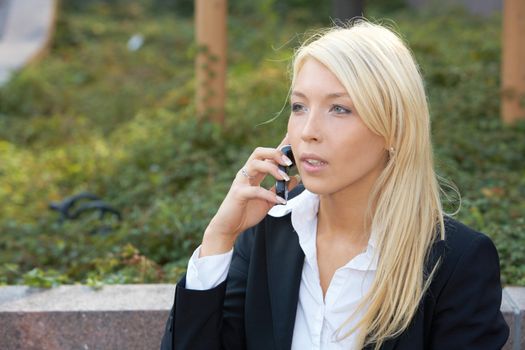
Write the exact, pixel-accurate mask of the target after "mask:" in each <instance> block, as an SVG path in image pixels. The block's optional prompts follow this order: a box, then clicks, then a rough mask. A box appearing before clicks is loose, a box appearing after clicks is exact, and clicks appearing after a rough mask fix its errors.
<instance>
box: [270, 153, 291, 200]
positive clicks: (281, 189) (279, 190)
mask: <svg viewBox="0 0 525 350" xmlns="http://www.w3.org/2000/svg"><path fill="white" fill-rule="evenodd" d="M281 152H283V154H284V155H285V156H287V157H288V158H290V160H291V161H292V165H290V166H284V165H281V164H278V167H279V169H280V170H282V171H284V172H285V173H286V174H287V175H289V174H290V168H291V167H293V166H294V165H295V159H294V157H293V153H292V146H290V145H284V146H283V147H281ZM275 194H277V195H278V196H279V197H281V198H284V199H285V200H288V184H287V183H286V181H284V180H277V182H276V183H275Z"/></svg>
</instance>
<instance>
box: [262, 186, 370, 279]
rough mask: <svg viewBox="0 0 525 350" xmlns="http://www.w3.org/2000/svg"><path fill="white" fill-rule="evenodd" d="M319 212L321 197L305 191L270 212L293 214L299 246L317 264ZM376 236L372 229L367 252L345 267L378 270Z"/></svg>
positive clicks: (281, 214) (283, 214) (293, 223)
mask: <svg viewBox="0 0 525 350" xmlns="http://www.w3.org/2000/svg"><path fill="white" fill-rule="evenodd" d="M318 211H319V196H318V195H317V194H315V193H312V192H310V191H308V190H307V189H304V190H303V191H302V192H301V193H300V194H298V195H297V196H295V197H294V198H292V199H290V200H288V202H287V203H286V204H285V205H276V206H274V207H273V208H272V209H270V211H269V212H268V215H270V216H273V217H282V216H285V215H287V214H289V213H292V216H291V220H292V226H293V228H294V231H295V232H296V233H297V235H298V236H299V244H300V246H301V248H302V249H303V252H304V254H305V257H306V259H307V261H309V262H313V261H315V263H316V262H317V251H316V244H315V237H316V234H317V213H318ZM376 236H377V235H376V230H374V229H372V233H371V235H370V239H369V240H368V245H367V248H366V250H365V251H364V252H363V253H361V254H359V255H357V256H356V257H355V258H353V259H352V260H350V261H349V262H348V263H347V264H346V265H345V266H344V267H348V268H354V269H358V270H376V269H377V262H378V257H377V254H376V253H377V237H376ZM312 240H313V242H312Z"/></svg>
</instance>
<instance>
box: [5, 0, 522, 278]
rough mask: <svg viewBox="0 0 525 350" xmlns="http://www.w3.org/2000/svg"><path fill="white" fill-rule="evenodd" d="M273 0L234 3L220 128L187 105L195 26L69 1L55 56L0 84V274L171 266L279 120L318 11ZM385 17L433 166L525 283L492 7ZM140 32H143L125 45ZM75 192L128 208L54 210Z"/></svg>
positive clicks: (514, 136) (516, 131)
mask: <svg viewBox="0 0 525 350" xmlns="http://www.w3.org/2000/svg"><path fill="white" fill-rule="evenodd" d="M182 3H183V2H180V3H179V4H182ZM384 3H385V4H386V3H387V2H384ZM239 4H240V2H239ZM278 4H279V2H274V1H262V0H261V1H257V2H254V3H250V4H248V3H246V4H244V5H242V6H257V9H258V11H260V12H259V13H258V14H255V15H253V16H242V15H241V12H242V11H241V8H240V7H235V9H237V10H235V9H233V11H232V12H233V13H232V15H231V16H230V18H229V28H228V30H229V57H228V61H229V71H228V105H227V124H226V125H225V126H224V127H222V128H219V127H217V126H216V125H213V124H210V123H207V122H205V121H202V120H196V118H195V117H194V115H195V113H194V105H193V95H194V91H193V83H194V81H193V68H194V66H193V65H194V62H193V59H194V57H195V54H196V48H195V46H194V45H193V43H192V41H193V24H192V23H191V21H190V20H188V19H186V18H184V17H181V16H178V15H175V14H174V13H179V12H178V10H177V8H176V6H175V9H174V11H175V12H172V11H171V9H172V8H171V7H169V6H171V5H169V4H168V2H165V1H161V0H158V1H154V0H141V1H137V2H133V3H129V2H126V1H120V0H115V1H102V0H100V1H98V0H97V1H90V2H85V1H76V0H75V1H67V2H64V4H63V8H62V11H61V13H60V17H59V19H58V26H57V32H56V36H55V39H54V41H53V44H52V48H51V52H50V55H49V56H48V57H46V58H45V59H43V60H42V61H40V62H38V63H36V64H33V65H32V66H30V67H28V68H26V69H24V70H23V71H22V72H20V73H18V74H16V75H15V76H14V78H13V79H12V80H11V81H10V83H9V84H8V85H6V86H5V87H3V88H0V203H2V210H0V284H28V285H32V286H47V287H49V286H53V285H57V284H61V283H75V282H81V283H85V284H88V285H91V286H93V287H99V286H101V285H103V284H110V283H149V282H157V281H165V282H175V281H176V280H177V278H178V277H179V276H180V274H181V273H183V272H184V270H185V267H186V262H187V259H188V257H189V255H190V254H191V251H192V250H193V249H194V248H195V247H196V246H197V245H198V244H199V242H200V239H201V236H202V232H203V230H204V228H205V227H206V225H207V223H208V221H209V220H210V218H211V217H212V216H213V214H214V212H215V210H216V209H217V207H218V205H219V204H220V202H221V200H222V198H223V197H224V195H225V194H226V192H227V190H228V188H229V185H230V183H231V180H232V178H233V177H234V176H235V173H236V172H237V170H238V169H239V168H240V167H241V166H242V164H243V163H244V161H245V159H246V157H247V156H248V155H249V154H250V153H251V151H252V149H253V148H254V147H256V146H275V145H277V144H278V143H279V141H280V140H281V138H282V136H283V133H284V130H285V129H286V122H287V121H286V117H285V116H284V115H281V116H280V117H278V118H276V119H275V121H273V122H271V123H267V124H261V123H263V122H265V121H267V120H269V119H271V118H273V117H274V116H275V113H278V112H279V111H280V110H281V108H282V107H283V105H285V104H286V95H287V93H288V76H287V68H288V63H289V62H288V59H289V58H290V57H291V55H292V49H293V47H294V46H295V44H297V36H296V34H295V33H299V32H304V31H305V30H306V29H308V28H307V27H305V26H304V25H301V24H300V23H304V22H305V21H304V19H305V18H310V19H311V21H309V25H308V27H312V26H314V25H313V24H312V23H319V22H322V21H323V20H322V19H321V20H319V18H316V17H313V16H312V14H311V13H310V14H309V13H302V14H301V13H296V14H293V15H292V14H289V16H287V18H283V17H281V16H280V15H278V14H277V13H275V7H274V6H278ZM282 4H284V2H283V3H281V5H282ZM237 5H238V4H237V2H232V3H231V4H230V6H233V7H234V6H237ZM380 5H381V4H380V3H378V5H377V7H376V8H375V9H372V10H371V12H372V14H373V15H374V16H376V17H377V16H379V15H380V11H381V8H382V7H381V6H383V5H381V6H380ZM162 6H166V7H162ZM239 6H241V5H239ZM312 6H313V5H312ZM385 6H386V5H385ZM297 7H299V6H297ZM168 8H169V9H170V11H160V10H161V9H168ZM396 10H398V7H396ZM236 11H238V12H236ZM243 11H244V10H243ZM258 16H259V17H258ZM294 17H295V18H294ZM257 18H259V19H257ZM265 19H266V20H265ZM395 22H396V23H397V27H398V28H399V31H400V32H401V33H403V35H404V37H405V38H406V40H407V41H408V42H409V44H410V46H411V47H412V49H413V51H414V53H415V55H416V57H417V59H418V61H419V62H420V64H421V69H422V72H423V74H424V76H425V81H426V85H427V90H428V92H429V102H430V106H431V112H432V123H433V124H432V127H433V138H434V139H433V141H434V145H435V150H436V156H437V170H438V172H439V173H440V175H442V176H443V177H445V178H447V179H451V180H453V181H454V182H455V183H456V184H457V186H458V187H459V189H460V190H461V194H462V206H461V210H460V211H459V214H458V218H459V219H460V220H462V221H464V222H465V223H467V224H468V225H471V226H472V227H474V228H475V229H477V230H480V231H483V232H485V233H487V234H489V235H490V236H491V237H492V238H493V239H494V241H495V243H496V245H497V247H498V250H499V253H500V256H501V263H502V278H503V281H504V283H507V284H520V285H525V277H524V276H525V271H524V266H525V251H524V249H523V248H522V247H525V224H524V222H523V217H524V213H525V204H524V201H523V200H522V198H523V197H524V196H525V139H524V138H523V137H522V135H523V133H524V131H525V123H521V124H518V125H516V126H514V127H507V126H504V125H502V123H501V122H500V119H499V108H500V106H499V103H500V101H499V84H500V81H499V64H500V56H499V53H500V46H499V45H500V44H499V38H500V27H501V25H500V24H501V23H500V20H499V18H491V19H488V20H483V21H482V20H479V19H477V18H471V17H468V16H465V15H462V16H461V17H458V16H446V15H443V16H441V15H440V16H434V17H426V16H419V17H418V16H414V15H413V14H412V13H410V12H408V11H406V10H404V11H403V10H401V11H397V12H395ZM298 23H299V24H298ZM246 28H250V30H246ZM135 33H141V34H142V35H143V36H144V38H145V42H144V46H143V47H142V48H141V49H140V50H138V51H136V52H130V51H128V50H127V48H126V42H127V40H128V39H129V37H130V36H131V35H133V34H135ZM275 48H278V49H275ZM287 112H288V109H287V108H284V110H283V111H282V113H280V114H286V113H287ZM82 191H89V192H92V193H96V194H97V195H99V196H101V197H103V198H104V200H106V201H107V202H109V203H110V204H111V205H113V206H115V207H116V208H118V209H120V210H121V211H122V213H123V221H122V222H119V221H117V220H115V219H114V218H111V217H107V218H104V219H103V220H99V219H98V217H96V216H95V215H84V216H82V217H80V219H79V220H76V221H66V222H64V223H63V224H60V223H59V222H58V221H57V219H58V216H57V213H55V212H52V211H50V210H49V209H48V204H49V202H51V201H58V200H61V199H63V198H64V197H67V196H69V195H72V194H74V193H78V192H82ZM457 206H458V203H457V202H454V201H452V202H450V203H447V208H448V209H449V210H450V211H453V210H455V209H456V208H457ZM103 226H104V227H110V228H111V232H110V233H106V234H103V233H101V230H100V228H101V227H103Z"/></svg>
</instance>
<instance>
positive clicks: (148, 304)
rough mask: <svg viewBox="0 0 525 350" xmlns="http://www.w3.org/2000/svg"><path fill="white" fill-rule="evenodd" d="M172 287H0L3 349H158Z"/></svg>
mask: <svg viewBox="0 0 525 350" xmlns="http://www.w3.org/2000/svg"><path fill="white" fill-rule="evenodd" d="M174 293H175V286H174V285H168V284H154V285H114V286H105V287H103V288H102V289H101V290H93V289H92V288H89V287H86V286H80V285H74V286H61V287H58V288H53V289H34V288H28V287H23V286H8V287H0V349H2V350H15V349H16V350H36V349H38V350H77V349H78V350H94V349H100V350H102V349H104V350H106V349H110V350H119V349H125V350H135V349H136V350H148V349H159V346H160V340H161V337H162V334H163V333H164V325H165V322H166V320H167V318H168V314H169V310H170V308H171V305H172V303H173V296H174ZM501 310H502V311H503V314H504V316H505V319H506V320H507V323H508V324H509V326H510V329H511V334H510V337H509V341H508V343H507V344H506V346H505V348H504V349H505V350H518V349H523V350H525V320H524V318H525V287H507V288H505V290H504V292H503V302H502V305H501Z"/></svg>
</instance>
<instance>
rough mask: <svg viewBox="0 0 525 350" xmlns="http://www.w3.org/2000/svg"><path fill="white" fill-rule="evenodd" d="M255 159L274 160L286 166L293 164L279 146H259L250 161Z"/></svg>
mask: <svg viewBox="0 0 525 350" xmlns="http://www.w3.org/2000/svg"><path fill="white" fill-rule="evenodd" d="M255 159H257V160H273V161H274V162H276V163H278V164H281V165H285V166H290V165H292V161H291V160H290V159H289V158H288V157H286V156H285V155H284V154H283V152H281V150H280V149H277V148H268V147H257V148H256V149H255V151H253V153H252V155H251V156H250V158H249V159H248V162H250V161H251V160H255Z"/></svg>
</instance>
